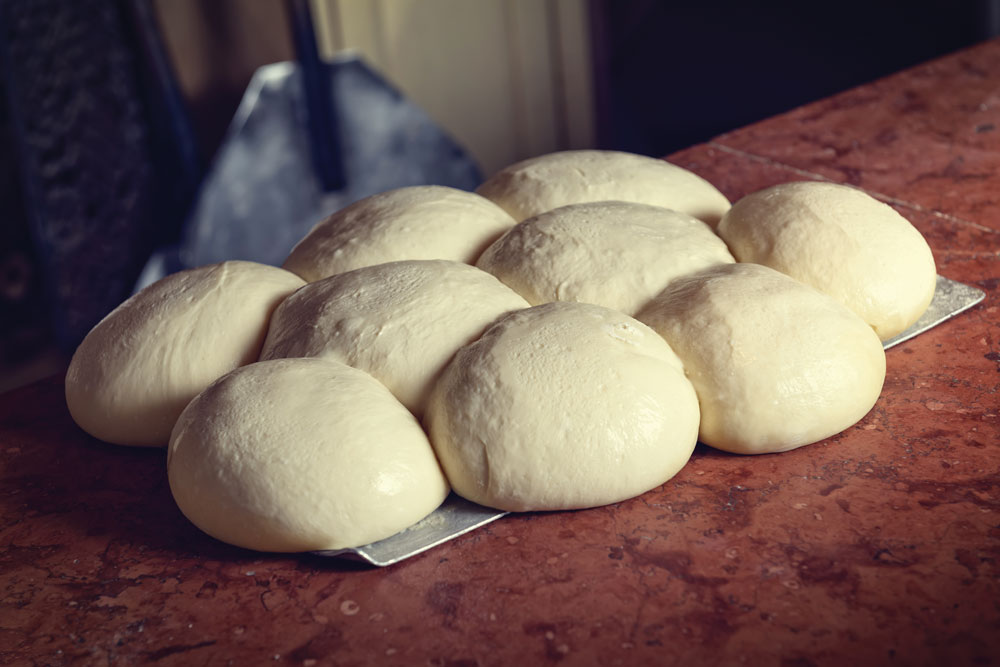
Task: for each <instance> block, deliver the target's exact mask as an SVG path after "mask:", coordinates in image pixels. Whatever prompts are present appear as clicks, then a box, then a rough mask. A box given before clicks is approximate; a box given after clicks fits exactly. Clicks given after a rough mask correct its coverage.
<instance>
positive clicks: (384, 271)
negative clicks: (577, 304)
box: [261, 260, 528, 415]
mask: <svg viewBox="0 0 1000 667" xmlns="http://www.w3.org/2000/svg"><path fill="white" fill-rule="evenodd" d="M527 307H528V303H527V302H526V301H525V300H524V299H522V298H521V297H520V296H518V295H517V294H515V293H514V292H513V291H512V290H511V289H510V288H508V287H506V286H505V285H503V284H502V283H501V282H500V281H498V280H497V279H496V278H494V277H493V276H491V275H490V274H488V273H486V272H485V271H480V270H479V269H477V268H475V267H474V266H469V265H468V264H461V263H458V262H447V261H444V260H413V261H404V262H390V263H388V264H379V265H376V266H369V267H365V268H363V269H357V270H355V271H350V272H348V273H341V274H338V275H335V276H331V277H329V278H325V279H324V280H321V281H319V282H315V283H310V284H309V285H307V286H306V287H303V288H302V289H301V290H299V291H298V292H296V293H295V294H293V295H292V296H291V297H289V299H288V300H286V301H285V302H284V303H283V304H281V307H280V308H278V310H277V311H276V312H275V314H274V317H273V318H272V320H271V329H270V331H269V332H268V336H267V342H266V343H265V344H264V349H263V350H262V352H261V359H278V358H283V357H323V358H327V359H334V360H337V361H341V362H343V363H345V364H348V365H349V366H353V367H355V368H359V369H361V370H363V371H366V372H368V373H371V374H372V375H374V376H375V377H376V378H378V379H379V380H381V381H382V383H383V384H385V385H386V386H387V387H388V388H389V389H390V390H391V391H392V393H393V394H394V395H395V396H396V398H398V399H399V400H400V401H401V402H402V403H403V405H405V406H406V407H407V408H409V409H410V410H412V411H413V412H414V413H415V414H417V415H421V414H422V413H423V410H424V405H425V403H426V402H427V395H428V394H429V393H430V390H431V387H432V385H433V384H434V382H435V381H436V379H437V377H438V375H440V373H441V370H442V369H443V368H444V367H445V365H447V363H448V361H449V360H450V359H451V357H452V355H453V354H455V351H456V350H457V349H458V348H460V347H461V346H463V345H465V344H466V343H468V342H470V341H472V340H475V339H476V338H478V337H479V336H480V334H482V332H483V331H484V330H485V329H486V327H487V326H489V325H490V324H491V323H492V322H493V321H494V320H495V319H497V318H498V317H500V316H501V315H503V314H504V313H506V312H508V311H511V310H518V309H521V308H527Z"/></svg>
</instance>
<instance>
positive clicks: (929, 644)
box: [0, 41, 1000, 667]
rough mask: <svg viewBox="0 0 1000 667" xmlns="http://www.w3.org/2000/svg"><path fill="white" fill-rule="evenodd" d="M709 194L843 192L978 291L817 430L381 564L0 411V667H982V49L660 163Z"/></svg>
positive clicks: (989, 570)
mask: <svg viewBox="0 0 1000 667" xmlns="http://www.w3.org/2000/svg"><path fill="white" fill-rule="evenodd" d="M670 159H671V161H673V162H676V163H677V164H680V165H682V166H685V167H688V168H690V169H693V170H694V171H696V172H698V173H700V174H701V175H703V176H705V177H706V178H708V179H709V180H710V181H712V182H713V183H715V184H716V185H717V186H718V187H720V189H722V190H723V192H724V193H725V194H726V195H727V196H728V197H730V199H733V200H735V199H737V198H739V197H740V196H742V195H744V194H746V193H748V192H752V191H753V190H756V189H759V188H761V187H765V186H767V185H771V184H775V183H780V182H784V181H789V180H802V179H822V180H832V181H836V182H842V183H848V184H851V185H854V186H857V187H860V188H863V189H865V190H867V191H868V192H870V193H871V194H873V195H875V196H877V197H880V198H882V199H884V200H886V201H888V202H889V203H890V204H892V205H893V206H895V207H896V208H897V209H898V210H899V211H900V212H901V213H902V214H903V215H904V216H906V217H907V218H908V219H910V220H911V221H912V222H913V223H914V224H915V225H916V226H917V228H918V229H919V230H920V231H921V232H922V233H923V234H924V235H925V237H926V238H927V239H928V241H929V243H930V245H931V247H932V249H933V251H934V256H935V259H936V261H937V264H938V272H939V273H940V274H942V275H944V276H946V277H948V278H951V279H953V280H958V281H961V282H964V283H968V284H971V285H976V286H978V287H980V288H982V289H984V290H985V291H986V295H987V296H986V300H985V301H984V302H983V303H981V304H980V305H979V306H977V307H976V308H974V309H973V310H971V311H969V312H967V313H965V314H963V315H961V316H959V317H958V318H956V319H954V320H951V321H949V322H947V323H945V324H943V325H941V326H939V327H937V328H935V329H933V330H932V331H930V332H928V333H926V334H923V335H921V336H919V337H918V338H916V339H913V340H911V341H909V342H906V343H904V344H902V345H900V346H898V347H896V348H893V349H892V350H890V351H889V352H888V353H887V361H888V372H887V378H886V384H885V388H884V390H883V392H882V396H881V398H880V399H879V401H878V403H877V404H876V406H875V408H874V409H873V410H872V411H871V413H870V414H869V415H868V416H867V417H865V418H864V419H863V420H862V421H861V422H860V423H858V424H857V425H856V426H854V427H852V428H851V429H848V430H847V431H845V432H844V433H842V434H840V435H838V436H835V437H833V438H830V439H828V440H825V441H823V442H820V443H818V444H815V445H811V446H809V447H805V448H802V449H798V450H795V451H792V452H787V453H783V454H776V455H765V456H757V457H740V456H734V455H729V454H724V453H720V452H716V451H714V450H711V449H708V448H705V447H702V446H699V447H698V449H697V451H696V452H695V455H694V457H693V458H692V460H691V462H690V464H689V465H688V466H686V467H685V468H684V469H683V470H682V471H681V472H680V473H679V474H678V475H677V476H676V477H675V478H674V479H673V480H671V481H670V482H668V483H667V484H665V485H664V486H662V487H659V488H657V489H654V490H653V491H650V492H649V493H646V494H644V495H643V496H641V497H639V498H635V499H632V500H629V501H627V502H623V503H618V504H616V505H611V506H608V507H602V508H598V509H593V510H586V511H578V512H557V513H547V514H527V515H519V516H511V517H507V518H505V519H503V520H501V521H498V522H496V523H494V524H491V525H489V526H487V527H486V528H483V529H480V530H477V531H475V532H473V533H471V534H469V535H467V536H464V537H462V538H460V539H457V540H454V541H452V542H449V543H447V544H445V545H443V546H441V547H438V548H435V549H433V550H431V551H428V552H426V553H425V554H423V555H421V556H418V557H415V558H413V559H411V560H407V561H404V562H402V563H399V564H397V565H395V566H391V567H388V568H384V569H372V568H368V567H363V566H360V565H356V564H352V563H350V562H345V561H340V560H332V559H324V558H320V557H317V556H311V555H299V556H287V555H266V554H258V553H253V552H249V551H244V550H240V549H237V548H234V547H229V546H227V545H225V544H222V543H219V542H217V541H214V540H212V539H211V538H209V537H207V536H205V535H203V534H201V533H200V532H199V531H198V530H197V529H196V528H194V527H193V526H192V525H191V524H189V523H188V522H187V521H186V520H185V519H184V517H183V516H182V515H181V513H180V512H179V511H178V510H177V508H176V506H175V505H174V503H173V501H172V499H171V497H170V492H169V488H168V486H167V481H166V473H165V452H164V451H162V450H139V449H128V448H122V447H116V446H113V445H108V444H104V443H102V442H99V441H97V440H94V439H93V438H90V437H88V436H87V435H85V434H84V433H82V432H81V431H80V430H79V429H78V428H77V427H76V426H75V425H74V424H73V422H72V420H71V419H70V417H69V414H68V413H67V411H66V408H65V404H64V400H63V393H62V384H61V382H62V380H61V378H54V379H52V380H49V381H45V382H42V383H39V384H36V385H33V386H30V387H27V388H23V389H21V390H17V391H15V392H12V393H9V394H6V395H5V396H3V397H0V664H4V665H77V664H81V665H104V664H114V665H129V664H157V665H225V664H233V665H265V664H274V665H303V666H307V667H308V666H309V665H366V664H386V665H392V664H400V665H433V666H437V667H447V666H451V667H459V666H462V667H468V666H472V665H511V664H524V665H531V664H548V663H561V664H564V665H589V664H601V665H633V664H656V665H733V664H748V665H787V666H803V667H804V666H808V665H842V664H849V663H853V664H858V665H868V664H898V665H920V664H935V665H940V664H949V665H951V664H954V665H959V664H961V665H989V664H998V663H1000V417H998V412H1000V401H998V397H1000V394H998V391H997V390H998V385H1000V315H998V307H1000V299H998V285H1000V42H997V41H994V42H987V43H984V44H982V45H979V46H977V47H974V48H972V49H970V50H967V51H964V52H960V53H958V54H955V55H953V56H950V57H947V58H944V59H941V60H938V61H935V62H932V63H929V64H926V65H923V66H920V67H917V68H915V69H913V70H909V71H906V72H903V73H901V74H898V75H895V76H892V77H889V78H887V79H884V80H880V81H877V82H874V83H872V84H870V85H866V86H863V87H861V88H858V89H855V90H852V91H848V92H846V93H843V94H841V95H838V96H836V97H833V98H830V99H827V100H823V101H820V102H817V103H814V104H811V105H808V106H805V107H802V108H799V109H796V110H794V111H791V112H789V113H787V114H784V115H781V116H777V117H775V118H772V119H769V120H767V121H764V122H761V123H758V124H756V125H753V126H750V127H747V128H744V129H741V130H737V131H734V132H731V133H728V134H726V135H723V136H720V137H718V138H716V139H715V140H713V141H711V142H709V143H707V144H702V145H698V146H695V147H692V148H690V149H688V150H685V151H682V152H680V153H677V154H675V155H673V156H671V157H670Z"/></svg>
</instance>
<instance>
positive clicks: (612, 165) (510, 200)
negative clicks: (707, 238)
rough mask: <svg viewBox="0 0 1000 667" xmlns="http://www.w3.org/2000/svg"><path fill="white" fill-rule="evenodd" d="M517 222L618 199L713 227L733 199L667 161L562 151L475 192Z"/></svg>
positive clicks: (506, 172) (502, 174)
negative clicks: (570, 206)
mask: <svg viewBox="0 0 1000 667" xmlns="http://www.w3.org/2000/svg"><path fill="white" fill-rule="evenodd" d="M476 192H478V193H479V194H481V195H482V196H484V197H486V198H487V199H490V200H492V201H494V202H496V203H497V204H499V205H500V207H501V208H503V209H504V210H505V211H507V212H508V213H510V214H511V216H513V218H514V219H515V220H517V221H518V222H520V221H522V220H525V219H527V218H530V217H532V216H535V215H538V214H539V213H544V212H546V211H551V210H552V209H554V208H558V207H560V206H565V205H567V204H582V203H584V202H592V201H605V200H619V201H631V202H638V203H640V204H651V205H653V206H662V207H663V208H670V209H674V210H675V211H680V212H681V213H687V214H688V215H693V216H694V217H696V218H700V219H701V220H704V221H705V222H707V223H708V224H710V225H714V224H715V223H717V222H718V221H719V218H721V217H722V214H723V213H725V212H726V211H728V210H729V200H728V199H726V197H725V195H723V194H722V193H721V192H719V191H718V190H717V189H716V188H715V186H713V185H712V184H711V183H709V182H708V181H706V180H705V179H703V178H702V177H701V176H698V175H697V174H695V173H693V172H690V171H688V170H687V169H684V168H682V167H678V166H677V165H673V164H670V163H669V162H666V161H665V160H660V159H657V158H652V157H647V156H645V155H635V154H633V153H622V152H618V151H595V150H585V151H562V152H559V153H550V154H548V155H542V156H539V157H535V158H531V159H528V160H524V161H522V162H518V163H516V164H512V165H510V166H509V167H506V168H504V169H502V170H500V171H499V172H497V173H496V174H495V175H493V176H492V177H491V178H490V179H489V180H487V181H486V182H485V183H483V184H482V185H480V186H479V187H478V188H476Z"/></svg>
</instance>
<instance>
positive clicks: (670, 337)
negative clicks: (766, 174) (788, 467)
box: [637, 264, 885, 454]
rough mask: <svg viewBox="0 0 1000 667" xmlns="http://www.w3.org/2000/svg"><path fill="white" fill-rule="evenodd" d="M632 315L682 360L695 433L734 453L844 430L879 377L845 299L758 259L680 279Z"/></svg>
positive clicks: (881, 369) (866, 406)
mask: <svg viewBox="0 0 1000 667" xmlns="http://www.w3.org/2000/svg"><path fill="white" fill-rule="evenodd" d="M637 317H638V318H639V319H640V320H642V321H643V322H645V323H646V324H648V325H649V326H651V327H652V328H653V329H655V330H656V331H657V332H659V333H660V335H662V336H663V337H664V338H665V339H666V340H667V341H668V342H669V343H670V346H671V347H672V348H673V349H674V351H676V352H677V355H678V356H679V357H680V358H681V360H682V361H683V362H684V370H685V371H686V372H687V375H688V377H689V378H690V379H691V382H693V383H694V387H695V389H696V390H697V392H698V399H699V402H700V404H701V431H700V439H701V441H702V442H704V443H705V444H706V445H711V446H712V447H717V448H719V449H724V450H726V451H730V452H736V453H738V454H762V453H766V452H780V451H785V450H788V449H793V448H795V447H800V446H802V445H807V444H810V443H813V442H816V441H818V440H822V439H823V438H826V437H828V436H831V435H833V434H835V433H839V432H840V431H843V430H844V429H846V428H847V427H849V426H851V425H852V424H854V423H855V422H857V421H858V420H859V419H861V418H862V417H864V416H865V414H867V413H868V411H869V410H870V409H871V408H872V406H873V405H874V404H875V401H876V400H877V399H878V396H879V393H880V392H881V391H882V382H883V380H884V379H885V352H884V351H883V349H882V343H881V342H880V341H879V339H878V336H876V335H875V332H873V331H872V329H871V327H869V326H868V325H867V324H865V322H864V321H863V320H862V319H861V318H859V317H858V316H857V315H855V314H854V313H852V312H851V311H850V310H848V309H847V308H845V307H844V306H843V305H841V304H839V303H837V302H836V301H834V300H833V299H832V298H830V297H829V296H826V295H825V294H822V293H820V292H817V291H816V290H814V289H813V288H811V287H808V286H806V285H803V284H802V283H800V282H798V281H796V280H793V279H792V278H789V277H788V276H786V275H784V274H781V273H778V272H777V271H774V270H773V269H769V268H767V267H765V266H760V265H757V264H724V265H720V266H716V267H713V268H710V269H706V270H705V271H702V272H701V273H698V274H695V275H693V276H689V277H686V278H681V279H679V280H677V281H675V282H674V283H673V284H671V286H670V287H668V288H667V289H666V290H664V291H663V293H662V294H660V295H658V296H657V297H656V298H655V299H653V301H652V302H651V303H650V304H649V305H648V306H647V307H646V308H644V309H643V310H642V311H641V312H640V313H639V314H638V315H637Z"/></svg>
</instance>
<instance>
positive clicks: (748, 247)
mask: <svg viewBox="0 0 1000 667" xmlns="http://www.w3.org/2000/svg"><path fill="white" fill-rule="evenodd" d="M718 231H719V235H720V236H722V238H723V239H725V241H726V243H728V244H729V248H730V250H731V251H732V253H733V255H735V256H736V259H738V260H739V261H741V262H754V263H757V264H764V265H766V266H770V267H771V268H773V269H777V270H778V271H781V272H782V273H786V274H788V275H790V276H791V277H793V278H795V279H796V280H799V281H802V282H804V283H806V284H808V285H812V286H813V287H815V288H816V289H818V290H819V291H821V292H825V293H826V294H829V295H830V296H832V297H833V298H835V299H837V300H838V301H840V302H841V303H842V304H844V305H845V306H847V307H848V308H850V309H851V310H853V311H854V312H855V313H857V314H858V315H860V316H861V318H862V319H863V320H865V321H866V322H868V324H870V325H871V326H872V327H873V328H874V329H875V332H876V333H877V334H878V336H879V338H881V339H882V340H888V339H889V338H892V337H893V336H895V335H896V334H899V333H901V332H903V331H904V330H905V329H907V328H908V327H909V326H910V325H911V324H913V323H914V322H916V321H917V319H918V318H919V317H920V316H921V315H922V314H923V312H924V311H925V310H927V306H929V305H930V302H931V299H932V298H933V297H934V287H935V284H936V281H937V270H936V268H935V267H934V257H933V255H931V249H930V247H928V245H927V242H926V241H925V240H924V237H923V236H921V235H920V232H918V231H917V230H916V228H914V227H913V225H911V224H910V223H909V222H908V221H907V220H906V218H904V217H903V216H901V215H900V214H899V213H897V212H896V211H895V210H894V209H893V208H892V207H891V206H889V205H887V204H883V203H882V202H880V201H878V200H877V199H874V198H873V197H871V196H869V195H867V194H866V193H864V192H862V191H860V190H856V189H855V188H851V187H847V186H845V185H835V184H833V183H818V182H801V183H785V184H783V185H776V186H774V187H771V188H767V189H765V190H761V191H759V192H755V193H753V194H751V195H748V196H746V197H744V198H743V199H741V200H740V201H739V202H737V203H736V204H735V205H734V206H733V208H732V210H731V211H729V213H727V214H726V215H725V217H724V218H723V219H722V221H721V222H720V223H719V228H718Z"/></svg>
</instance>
